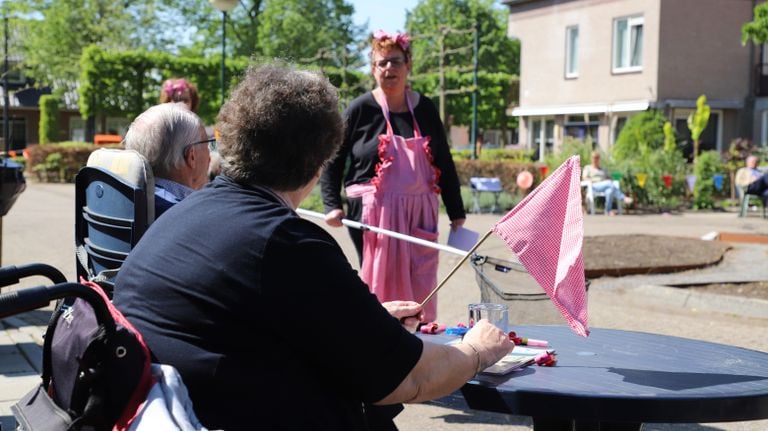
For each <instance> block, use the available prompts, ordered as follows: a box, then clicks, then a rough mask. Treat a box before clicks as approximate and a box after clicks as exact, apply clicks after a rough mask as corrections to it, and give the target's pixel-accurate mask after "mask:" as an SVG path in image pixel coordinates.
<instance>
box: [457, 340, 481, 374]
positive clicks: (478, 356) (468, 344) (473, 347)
mask: <svg viewBox="0 0 768 431" xmlns="http://www.w3.org/2000/svg"><path fill="white" fill-rule="evenodd" d="M462 344H466V345H467V346H469V348H470V349H472V350H473V351H474V352H475V356H476V357H477V368H476V369H475V374H479V373H480V371H483V369H482V363H481V361H480V351H479V350H477V348H475V346H473V345H472V343H470V342H467V341H462Z"/></svg>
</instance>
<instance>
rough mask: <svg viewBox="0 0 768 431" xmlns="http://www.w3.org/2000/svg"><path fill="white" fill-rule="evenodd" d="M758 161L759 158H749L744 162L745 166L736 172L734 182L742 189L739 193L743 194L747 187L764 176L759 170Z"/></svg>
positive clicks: (752, 156) (751, 156)
mask: <svg viewBox="0 0 768 431" xmlns="http://www.w3.org/2000/svg"><path fill="white" fill-rule="evenodd" d="M758 161H759V159H758V158H757V156H754V155H750V156H747V158H746V160H744V164H745V166H744V167H743V168H740V169H739V170H737V171H736V178H734V181H733V182H734V183H735V184H736V186H737V187H739V188H740V191H739V193H743V192H744V191H745V190H746V188H747V186H749V185H750V184H751V183H752V182H754V181H756V180H757V179H759V178H760V177H762V176H763V172H762V171H760V170H759V169H757V163H758Z"/></svg>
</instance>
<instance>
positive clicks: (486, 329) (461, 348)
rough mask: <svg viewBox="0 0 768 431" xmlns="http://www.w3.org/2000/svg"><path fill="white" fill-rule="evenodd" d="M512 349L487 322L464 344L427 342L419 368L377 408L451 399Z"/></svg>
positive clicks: (469, 333)
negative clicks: (396, 404) (444, 397)
mask: <svg viewBox="0 0 768 431" xmlns="http://www.w3.org/2000/svg"><path fill="white" fill-rule="evenodd" d="M513 347H514V345H513V344H512V342H511V341H509V337H508V336H507V334H505V333H504V332H503V331H501V330H500V329H499V328H497V327H495V326H493V325H492V324H490V323H488V321H486V320H481V321H479V322H477V323H476V324H475V326H474V327H473V328H472V329H471V330H470V331H469V332H467V334H466V335H465V336H464V339H463V340H462V342H461V343H458V344H453V345H443V344H433V343H428V342H425V343H424V349H423V350H422V353H421V357H420V358H419V361H418V362H417V363H416V366H415V367H414V368H413V369H412V370H411V372H410V373H409V374H408V375H407V376H406V378H405V379H404V380H403V381H402V382H400V385H398V386H397V388H395V390H394V391H392V392H391V393H390V394H389V395H387V396H386V397H384V398H383V399H381V400H380V401H378V402H376V404H394V403H416V402H422V401H427V400H432V399H435V398H439V397H441V396H445V395H448V394H450V393H451V392H453V391H455V390H456V389H458V388H460V387H461V386H462V385H464V383H466V382H467V380H469V379H471V378H472V377H473V376H474V375H475V374H477V373H478V372H479V371H482V370H484V369H485V368H487V367H489V366H491V365H493V364H494V363H496V362H497V361H498V360H499V359H501V358H502V357H504V355H506V354H507V353H509V352H510V351H512V348H513Z"/></svg>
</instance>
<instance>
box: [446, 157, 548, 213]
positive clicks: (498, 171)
mask: <svg viewBox="0 0 768 431" xmlns="http://www.w3.org/2000/svg"><path fill="white" fill-rule="evenodd" d="M454 163H455V164H456V172H457V173H458V175H459V182H460V184H462V185H469V179H470V178H471V177H496V178H499V179H500V180H501V185H502V187H503V188H504V191H505V192H507V193H509V194H512V195H515V194H518V193H523V192H524V191H523V190H521V189H520V187H518V186H517V175H518V174H519V173H520V172H522V171H528V172H530V173H531V174H533V178H534V182H533V185H532V186H531V189H533V188H535V187H536V185H537V184H538V183H540V182H541V181H542V179H543V178H541V173H540V172H539V170H538V169H537V168H536V165H534V164H533V163H531V162H526V163H512V162H499V161H488V160H456V161H455V162H454ZM465 204H466V202H465Z"/></svg>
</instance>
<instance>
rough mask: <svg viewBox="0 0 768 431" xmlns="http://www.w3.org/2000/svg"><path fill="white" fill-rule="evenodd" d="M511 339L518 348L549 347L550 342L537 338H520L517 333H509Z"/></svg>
mask: <svg viewBox="0 0 768 431" xmlns="http://www.w3.org/2000/svg"><path fill="white" fill-rule="evenodd" d="M509 339H510V340H512V342H513V343H515V344H516V345H518V346H533V347H547V346H549V342H547V341H546V340H537V339H535V338H527V337H518V336H517V334H516V333H515V331H510V332H509Z"/></svg>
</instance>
